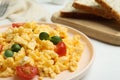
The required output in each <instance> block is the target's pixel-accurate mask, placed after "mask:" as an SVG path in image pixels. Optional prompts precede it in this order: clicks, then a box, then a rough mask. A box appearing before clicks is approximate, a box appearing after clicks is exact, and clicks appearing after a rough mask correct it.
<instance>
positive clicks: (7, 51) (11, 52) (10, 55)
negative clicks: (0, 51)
mask: <svg viewBox="0 0 120 80" xmlns="http://www.w3.org/2000/svg"><path fill="white" fill-rule="evenodd" d="M13 55H14V52H13V51H11V50H5V53H4V56H5V57H13Z"/></svg>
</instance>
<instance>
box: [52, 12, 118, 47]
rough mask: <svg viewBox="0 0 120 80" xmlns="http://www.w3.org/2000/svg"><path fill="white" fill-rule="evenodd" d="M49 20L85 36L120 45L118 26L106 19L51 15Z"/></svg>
mask: <svg viewBox="0 0 120 80" xmlns="http://www.w3.org/2000/svg"><path fill="white" fill-rule="evenodd" d="M51 20H52V21H53V22H55V23H60V24H64V25H67V26H70V27H73V28H76V29H77V30H79V31H81V32H83V33H85V34H86V35H87V36H89V37H91V38H94V39H97V40H100V41H103V42H106V43H110V44H113V45H120V24H118V23H115V22H114V21H110V20H106V19H83V18H82V19H73V18H63V17H60V13H59V12H57V13H55V14H53V16H52V18H51Z"/></svg>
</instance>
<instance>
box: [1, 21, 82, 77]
mask: <svg viewBox="0 0 120 80" xmlns="http://www.w3.org/2000/svg"><path fill="white" fill-rule="evenodd" d="M41 32H46V33H48V34H49V36H60V37H61V38H62V41H63V42H64V43H65V45H66V54H65V55H64V56H59V54H57V53H56V52H55V47H56V45H55V44H53V43H52V42H51V41H50V40H41V39H39V34H40V33H41ZM13 44H20V46H21V49H20V50H19V51H16V52H13V53H14V54H13V55H11V56H8V57H6V56H7V54H5V52H6V50H10V49H11V47H12V45H13ZM83 49H84V48H83V45H82V44H81V42H80V36H79V35H74V36H73V37H70V36H69V35H68V32H67V28H65V27H63V26H61V25H56V27H54V26H52V25H48V24H37V23H35V22H29V23H24V24H23V25H21V26H19V27H10V28H9V29H8V30H6V31H5V32H4V33H0V77H10V76H15V75H16V67H17V66H20V65H25V64H29V65H31V66H35V67H37V69H38V74H37V75H39V79H42V78H43V77H51V78H54V77H55V76H56V75H57V74H59V73H60V72H62V71H64V70H69V71H75V70H76V69H77V67H78V62H79V60H80V57H81V53H82V51H83Z"/></svg>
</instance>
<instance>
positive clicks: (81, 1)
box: [72, 0, 113, 19]
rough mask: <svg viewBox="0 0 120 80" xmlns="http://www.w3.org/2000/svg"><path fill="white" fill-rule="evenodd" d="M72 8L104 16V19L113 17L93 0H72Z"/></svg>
mask: <svg viewBox="0 0 120 80" xmlns="http://www.w3.org/2000/svg"><path fill="white" fill-rule="evenodd" d="M72 6H73V7H74V8H76V9H79V10H83V11H86V12H89V13H91V14H94V15H97V16H101V17H104V18H106V19H113V17H112V16H111V14H109V13H108V12H107V10H105V9H104V8H102V7H101V5H99V4H98V3H97V2H96V1H95V0H74V2H73V5H72Z"/></svg>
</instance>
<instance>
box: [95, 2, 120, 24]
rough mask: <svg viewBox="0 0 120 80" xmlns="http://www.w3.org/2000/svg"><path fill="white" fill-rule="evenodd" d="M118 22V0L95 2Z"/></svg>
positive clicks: (119, 3) (119, 7)
mask: <svg viewBox="0 0 120 80" xmlns="http://www.w3.org/2000/svg"><path fill="white" fill-rule="evenodd" d="M95 1H96V2H98V3H99V4H100V5H101V6H102V7H104V8H105V9H106V10H107V11H108V13H111V14H112V16H113V17H114V18H115V19H116V20H117V21H118V22H120V0H95Z"/></svg>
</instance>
